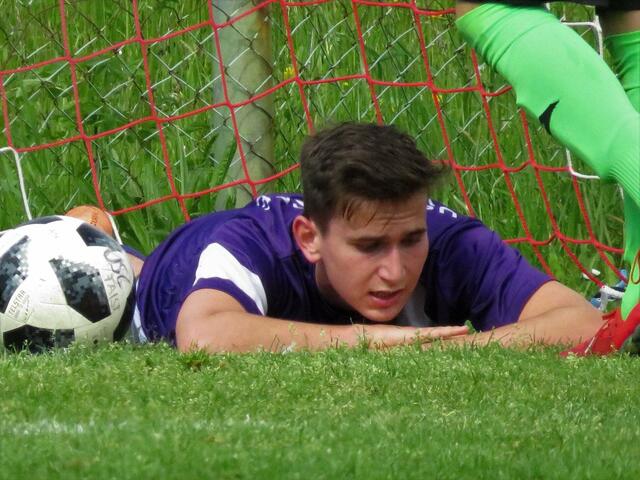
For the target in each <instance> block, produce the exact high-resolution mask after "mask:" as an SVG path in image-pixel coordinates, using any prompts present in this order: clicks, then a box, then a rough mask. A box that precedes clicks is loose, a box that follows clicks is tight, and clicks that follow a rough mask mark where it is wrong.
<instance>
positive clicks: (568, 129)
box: [457, 4, 640, 316]
mask: <svg viewBox="0 0 640 480" xmlns="http://www.w3.org/2000/svg"><path fill="white" fill-rule="evenodd" d="M457 24H458V27H459V29H460V31H461V33H462V34H463V35H464V36H465V37H466V39H467V40H468V41H469V43H470V44H471V46H472V47H473V48H475V49H476V50H477V51H478V53H480V55H482V56H483V58H484V59H485V60H486V61H487V63H489V64H490V65H491V66H492V67H493V68H495V69H496V70H497V71H498V72H499V73H500V74H501V75H502V76H504V77H505V78H506V79H507V80H508V81H509V82H510V83H511V85H513V88H514V90H515V93H516V97H517V102H518V105H520V106H521V107H523V108H524V109H525V110H526V111H527V112H528V113H529V114H530V115H533V116H535V117H537V118H538V119H540V121H541V122H542V123H543V125H544V126H545V127H546V128H547V130H549V131H550V133H551V134H552V135H553V136H554V137H555V138H557V139H558V140H559V141H560V142H561V143H562V144H563V145H565V146H567V147H568V148H569V149H570V150H572V151H573V152H574V153H576V154H577V155H579V156H580V157H581V158H582V159H583V160H585V161H586V162H587V163H589V165H591V167H592V168H593V169H594V170H595V171H596V173H597V174H598V175H599V176H600V177H602V178H603V179H607V180H611V179H615V180H616V181H617V182H618V183H619V184H620V185H621V186H622V188H623V190H624V193H625V230H626V231H625V237H626V240H625V260H626V261H628V262H632V261H633V260H634V258H635V257H636V253H637V251H638V247H639V246H640V230H639V227H640V114H639V113H638V112H637V111H636V109H634V107H633V106H632V105H631V103H630V102H629V99H628V98H627V95H626V94H625V91H624V90H623V88H622V86H621V84H620V82H619V81H618V80H617V79H616V77H615V75H614V74H613V72H611V70H610V69H609V67H608V66H607V65H606V63H605V62H604V61H603V60H602V59H601V58H600V57H599V56H598V55H597V54H596V52H595V51H594V50H593V49H592V48H591V47H589V46H588V45H587V44H586V43H585V42H584V41H583V40H582V39H581V38H580V37H579V36H578V35H577V34H576V33H575V32H574V31H573V30H571V29H570V28H568V27H566V26H565V25H562V23H560V21H559V20H558V19H557V18H556V17H555V16H553V15H552V14H551V13H549V12H547V11H546V10H544V9H541V8H535V7H512V6H507V5H499V4H483V5H480V6H478V7H476V8H473V9H472V10H470V11H468V12H467V13H464V15H462V17H461V18H459V19H458V21H457ZM622 56H624V55H622ZM629 56H630V57H633V54H629ZM636 61H637V59H636ZM621 62H623V61H622V60H621ZM623 63H624V62H623ZM627 70H628V71H629V72H630V73H628V74H626V75H628V76H629V78H630V79H632V80H633V75H634V74H633V72H634V71H635V70H634V69H633V67H627V66H624V67H623V68H622V69H621V72H624V71H627ZM623 75H625V74H624V73H623ZM632 80H630V81H629V82H630V83H633V81H632ZM636 268H638V267H636ZM639 301H640V285H638V286H635V287H634V286H633V285H630V287H629V289H628V291H627V293H626V294H625V300H624V301H623V302H624V303H623V312H622V313H623V316H626V315H627V314H628V312H629V311H630V310H631V308H632V307H633V306H634V305H635V304H637V303H638V302H639Z"/></svg>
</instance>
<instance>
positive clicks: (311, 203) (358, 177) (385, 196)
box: [300, 123, 443, 230]
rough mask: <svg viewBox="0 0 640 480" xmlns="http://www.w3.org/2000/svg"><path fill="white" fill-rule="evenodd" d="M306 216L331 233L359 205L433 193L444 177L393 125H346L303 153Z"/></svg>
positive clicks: (322, 134) (320, 136) (313, 139)
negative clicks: (335, 222) (337, 221)
mask: <svg viewBox="0 0 640 480" xmlns="http://www.w3.org/2000/svg"><path fill="white" fill-rule="evenodd" d="M300 165H301V169H302V172H301V175H302V188H303V192H304V205H305V207H304V208H305V215H306V216H308V217H309V218H311V219H313V220H314V221H315V222H316V223H317V224H318V225H319V227H320V228H321V229H322V230H325V229H326V227H327V226H328V224H329V221H330V220H331V218H332V217H333V216H334V215H337V214H339V215H342V216H343V217H345V218H349V217H350V216H351V214H352V213H353V211H354V209H357V206H358V204H359V203H361V202H363V201H365V202H370V201H374V202H402V201H404V200H408V199H409V198H411V197H413V196H414V195H415V194H417V193H424V194H425V196H426V195H428V194H429V193H430V192H431V189H432V188H433V187H434V185H435V183H436V182H437V181H438V180H439V179H440V177H441V176H442V173H443V168H442V167H441V166H436V165H434V164H433V163H431V162H430V161H429V160H428V159H427V158H426V157H425V155H424V154H423V153H422V152H421V151H420V150H418V147H417V146H416V142H415V140H414V139H413V138H412V137H411V136H409V135H407V134H406V133H403V132H401V131H400V130H399V129H398V128H396V127H395V126H393V125H376V124H363V123H343V124H341V125H338V126H336V127H333V128H328V129H325V130H322V131H319V132H317V133H316V134H315V135H311V136H309V137H308V138H307V139H306V140H305V142H304V144H303V145H302V150H301V153H300Z"/></svg>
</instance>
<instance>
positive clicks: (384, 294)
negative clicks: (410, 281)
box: [369, 289, 402, 308]
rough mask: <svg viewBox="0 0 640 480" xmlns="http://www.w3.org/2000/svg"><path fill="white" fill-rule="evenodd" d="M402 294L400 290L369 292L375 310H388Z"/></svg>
mask: <svg viewBox="0 0 640 480" xmlns="http://www.w3.org/2000/svg"><path fill="white" fill-rule="evenodd" d="M401 294H402V289H398V290H376V291H371V292H369V295H370V297H371V299H372V301H373V304H374V305H375V306H376V307H377V308H388V307H391V306H393V305H395V304H396V303H397V302H398V300H400V296H401Z"/></svg>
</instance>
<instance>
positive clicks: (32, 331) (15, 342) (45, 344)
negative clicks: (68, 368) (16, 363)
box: [2, 325, 75, 353]
mask: <svg viewBox="0 0 640 480" xmlns="http://www.w3.org/2000/svg"><path fill="white" fill-rule="evenodd" d="M74 340H75V332H74V331H73V330H72V329H70V330H61V329H57V330H52V329H49V328H39V327H33V326H31V325H22V326H20V327H18V328H14V329H12V330H8V331H5V332H3V333H2V341H3V343H4V346H5V347H6V348H8V349H10V350H23V349H25V348H26V349H28V350H29V351H30V352H32V353H40V352H43V351H46V350H49V349H51V348H54V347H58V348H63V347H68V346H69V345H70V344H71V342H73V341H74Z"/></svg>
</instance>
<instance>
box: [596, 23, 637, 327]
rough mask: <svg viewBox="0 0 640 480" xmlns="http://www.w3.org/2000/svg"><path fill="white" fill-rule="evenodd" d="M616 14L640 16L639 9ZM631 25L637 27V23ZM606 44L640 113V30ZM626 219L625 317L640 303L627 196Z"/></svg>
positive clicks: (633, 209) (633, 207)
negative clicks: (626, 281) (628, 269)
mask: <svg viewBox="0 0 640 480" xmlns="http://www.w3.org/2000/svg"><path fill="white" fill-rule="evenodd" d="M616 15H617V16H619V15H629V16H631V15H636V16H640V12H631V13H629V14H620V13H619V14H616ZM603 23H604V24H605V27H606V26H608V25H607V19H606V17H605V18H603ZM631 26H632V27H636V25H635V24H632V25H631ZM605 44H606V46H607V48H608V50H609V53H611V57H612V63H613V68H614V70H615V71H616V72H617V74H618V78H619V79H620V83H621V84H622V87H623V88H624V91H625V92H626V93H627V96H628V97H629V100H630V102H631V104H632V105H633V107H634V108H635V109H636V110H637V111H638V112H640V30H637V31H631V32H626V33H617V34H615V35H611V36H609V37H607V38H606V39H605ZM639 155H640V154H639ZM639 162H640V160H639ZM638 182H639V183H640V178H639V179H638ZM624 218H625V248H624V259H625V260H626V261H627V262H628V263H629V264H630V265H631V269H630V272H629V286H628V287H627V292H625V296H624V298H623V299H622V316H623V318H626V316H627V315H628V314H629V312H630V311H631V309H632V308H633V307H634V306H635V305H637V304H638V303H640V206H639V205H638V204H636V203H634V202H632V201H631V199H629V198H627V197H625V200H624Z"/></svg>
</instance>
